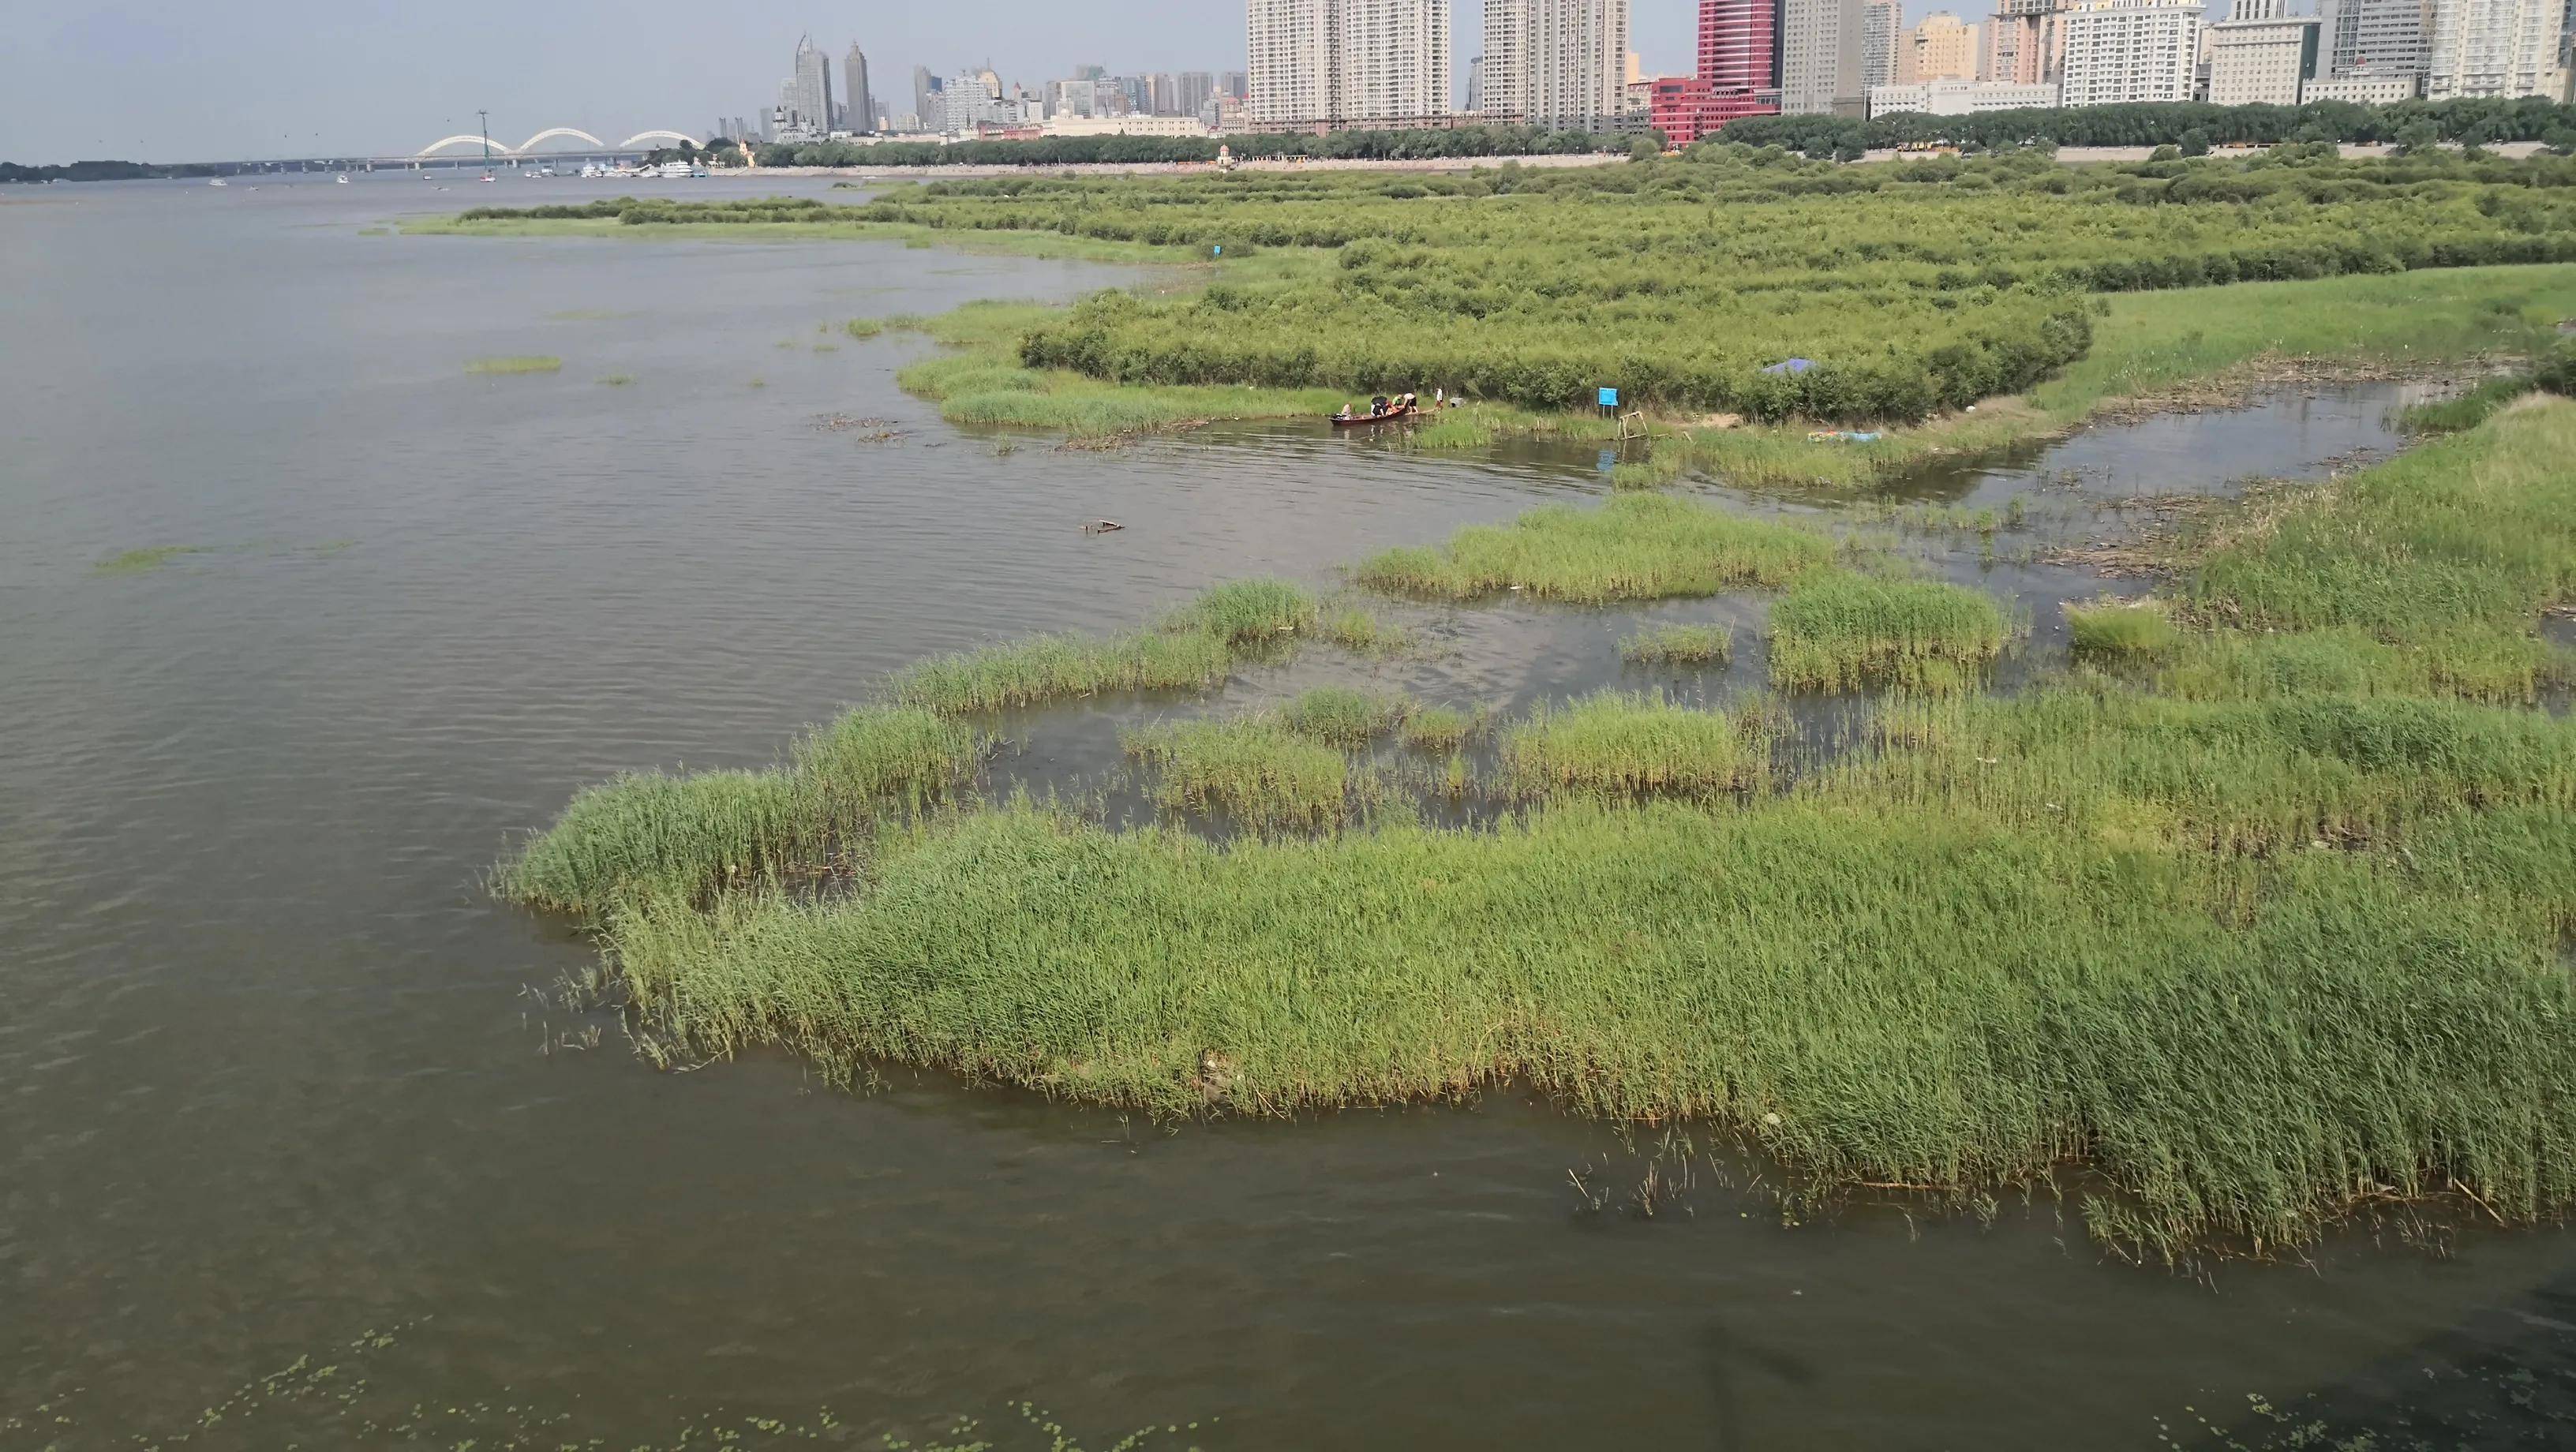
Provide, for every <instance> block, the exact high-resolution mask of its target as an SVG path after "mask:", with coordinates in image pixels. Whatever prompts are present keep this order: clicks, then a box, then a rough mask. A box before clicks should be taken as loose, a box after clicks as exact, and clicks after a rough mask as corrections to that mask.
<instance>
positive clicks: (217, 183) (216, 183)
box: [206, 177, 232, 187]
mask: <svg viewBox="0 0 2576 1452" xmlns="http://www.w3.org/2000/svg"><path fill="white" fill-rule="evenodd" d="M206 185H208V186H210V187H228V186H231V185H232V183H231V182H228V181H226V180H224V179H223V178H222V177H216V178H214V179H212V180H210V181H208V182H207V183H206Z"/></svg>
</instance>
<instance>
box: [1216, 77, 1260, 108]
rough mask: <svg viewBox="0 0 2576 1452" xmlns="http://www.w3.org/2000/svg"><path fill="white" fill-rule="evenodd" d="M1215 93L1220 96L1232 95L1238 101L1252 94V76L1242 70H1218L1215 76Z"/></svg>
mask: <svg viewBox="0 0 2576 1452" xmlns="http://www.w3.org/2000/svg"><path fill="white" fill-rule="evenodd" d="M1216 93H1217V94H1218V95H1220V96H1232V97H1233V98H1234V99H1236V100H1238V101H1240V100H1243V99H1245V98H1246V97H1249V96H1250V95H1251V94H1252V78H1251V76H1249V75H1247V74H1246V73H1244V72H1242V71H1219V72H1217V77H1216Z"/></svg>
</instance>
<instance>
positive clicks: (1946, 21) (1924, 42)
mask: <svg viewBox="0 0 2576 1452" xmlns="http://www.w3.org/2000/svg"><path fill="white" fill-rule="evenodd" d="M1896 78H1897V80H1898V81H1900V82H1905V83H1911V82H1915V81H1973V80H1975V79H1976V78H1977V27H1975V26H1973V25H1965V24H1962V23H1960V20H1959V17H1958V16H1956V15H1953V14H1951V13H1950V12H1949V11H1947V10H1936V11H1933V12H1932V13H1931V14H1929V15H1926V16H1924V17H1923V23H1922V24H1920V25H1918V26H1916V27H1914V28H1913V29H1912V30H1909V31H1907V32H1905V45H1904V48H1903V49H1902V50H1901V51H1900V52H1899V54H1898V57H1897V64H1896Z"/></svg>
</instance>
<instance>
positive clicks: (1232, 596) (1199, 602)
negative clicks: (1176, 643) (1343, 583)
mask: <svg viewBox="0 0 2576 1452" xmlns="http://www.w3.org/2000/svg"><path fill="white" fill-rule="evenodd" d="M1315 615H1316V609H1315V596H1314V594H1313V592H1311V591H1309V590H1307V589H1306V587H1304V586H1303V585H1298V584H1295V583H1293V582H1291V581H1287V580H1269V579H1253V580H1230V581H1227V582H1226V583H1225V584H1222V585H1213V586H1210V587H1209V588H1207V589H1205V590H1202V591H1200V592H1199V595H1198V598H1197V599H1195V600H1193V601H1191V602H1190V603H1189V604H1188V605H1187V606H1185V607H1183V608H1182V610H1181V611H1180V612H1179V613H1178V614H1177V615H1176V616H1175V617H1174V618H1173V620H1172V624H1173V625H1174V626H1175V627H1176V628H1181V629H1188V630H1198V631H1204V632H1206V633H1207V634H1209V635H1213V636H1215V637H1216V638H1217V639H1219V640H1223V641H1226V642H1228V643H1230V644H1233V645H1252V644H1257V643H1259V642H1262V641H1266V640H1271V639H1274V638H1276V637H1278V636H1282V635H1294V634H1296V633H1297V632H1299V631H1303V630H1312V629H1313V628H1314V626H1315Z"/></svg>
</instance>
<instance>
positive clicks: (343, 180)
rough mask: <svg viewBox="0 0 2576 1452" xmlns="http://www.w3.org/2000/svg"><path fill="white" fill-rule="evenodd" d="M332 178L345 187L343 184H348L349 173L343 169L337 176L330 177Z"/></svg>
mask: <svg viewBox="0 0 2576 1452" xmlns="http://www.w3.org/2000/svg"><path fill="white" fill-rule="evenodd" d="M332 180H333V181H336V182H338V183H339V184H340V185H342V186H344V187H345V186H347V185H348V184H349V174H348V173H347V172H345V171H344V172H342V173H340V174H339V175H338V176H335V177H333V178H332Z"/></svg>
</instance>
